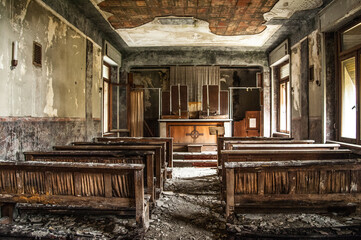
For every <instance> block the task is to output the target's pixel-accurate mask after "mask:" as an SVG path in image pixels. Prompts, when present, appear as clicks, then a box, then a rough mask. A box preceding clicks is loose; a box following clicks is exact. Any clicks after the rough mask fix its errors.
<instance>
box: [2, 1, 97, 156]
mask: <svg viewBox="0 0 361 240" xmlns="http://www.w3.org/2000/svg"><path fill="white" fill-rule="evenodd" d="M0 29H1V32H2V38H0V85H1V88H0V117H1V118H0V158H5V159H23V156H22V152H23V151H30V150H46V149H50V148H51V146H53V145H56V144H67V143H69V142H71V141H75V140H87V139H89V138H92V137H93V136H97V135H99V132H100V102H101V94H100V93H99V87H100V84H101V75H100V74H101V71H100V69H101V48H100V47H99V46H98V45H97V44H91V46H90V47H89V46H88V47H87V37H86V36H85V35H84V34H82V33H81V32H80V31H78V30H77V29H76V28H74V27H72V26H70V25H68V24H67V23H66V22H65V21H64V20H62V19H60V18H58V17H57V16H56V15H54V14H53V13H52V12H51V11H49V10H48V9H47V8H46V7H44V6H43V4H42V3H41V2H39V1H36V0H17V1H11V0H3V1H1V3H0ZM14 41H17V42H18V43H19V47H18V65H17V66H16V67H11V60H12V43H13V42H14ZM34 42H37V43H39V44H41V46H42V66H41V67H39V66H35V65H34V64H33V44H34ZM90 56H91V57H90ZM87 59H88V60H89V61H88V62H87ZM87 71H89V72H87ZM86 84H88V90H89V91H86ZM89 88H90V89H89ZM89 103H92V104H89ZM87 118H88V121H86V119H87ZM89 118H90V120H91V121H89Z"/></svg>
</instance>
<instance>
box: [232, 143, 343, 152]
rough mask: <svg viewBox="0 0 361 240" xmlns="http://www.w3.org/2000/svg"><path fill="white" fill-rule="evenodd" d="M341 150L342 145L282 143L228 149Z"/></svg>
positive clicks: (233, 146) (236, 146) (237, 145)
mask: <svg viewBox="0 0 361 240" xmlns="http://www.w3.org/2000/svg"><path fill="white" fill-rule="evenodd" d="M339 148H340V144H295V143H294V144H287V142H286V143H282V144H272V143H271V144H262V143H260V144H240V143H235V144H229V147H228V148H227V149H229V150H255V151H258V150H268V149H269V150H277V149H280V150H282V149H283V150H289V151H292V150H295V149H296V150H297V149H298V150H302V149H305V150H308V149H309V150H327V149H329V150H337V149H339Z"/></svg>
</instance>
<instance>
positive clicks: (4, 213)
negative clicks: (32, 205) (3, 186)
mask: <svg viewBox="0 0 361 240" xmlns="http://www.w3.org/2000/svg"><path fill="white" fill-rule="evenodd" d="M14 208H15V203H5V204H4V205H2V206H1V219H0V223H1V224H10V223H12V222H13V214H14Z"/></svg>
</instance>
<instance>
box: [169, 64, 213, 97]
mask: <svg viewBox="0 0 361 240" xmlns="http://www.w3.org/2000/svg"><path fill="white" fill-rule="evenodd" d="M219 79H220V68H219V66H186V67H184V66H172V67H171V68H170V85H171V86H174V85H177V84H180V85H186V86H188V94H189V99H188V101H189V102H202V87H203V85H219V83H220V82H219Z"/></svg>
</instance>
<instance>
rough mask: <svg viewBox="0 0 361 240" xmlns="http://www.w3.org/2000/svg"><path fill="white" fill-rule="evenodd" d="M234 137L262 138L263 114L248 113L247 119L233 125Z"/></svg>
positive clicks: (258, 112) (256, 112)
mask: <svg viewBox="0 0 361 240" xmlns="http://www.w3.org/2000/svg"><path fill="white" fill-rule="evenodd" d="M233 136H235V137H259V136H261V112H260V111H247V112H246V117H245V118H244V119H243V120H241V121H235V122H234V123H233Z"/></svg>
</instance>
